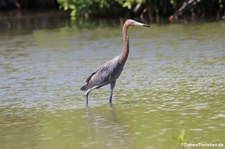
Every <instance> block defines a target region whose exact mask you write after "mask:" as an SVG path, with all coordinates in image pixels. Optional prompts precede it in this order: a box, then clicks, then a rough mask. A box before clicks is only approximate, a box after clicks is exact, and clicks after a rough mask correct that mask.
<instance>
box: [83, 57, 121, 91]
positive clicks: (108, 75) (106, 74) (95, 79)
mask: <svg viewBox="0 0 225 149" xmlns="http://www.w3.org/2000/svg"><path fill="white" fill-rule="evenodd" d="M109 66H110V67H109ZM122 70H123V64H122V60H121V56H120V55H118V56H116V57H115V58H113V59H112V60H110V61H108V62H106V63H105V64H103V65H102V66H100V67H99V68H98V69H97V70H96V71H94V72H93V73H92V74H91V75H90V76H89V77H88V78H87V80H86V84H85V85H83V86H82V87H81V89H82V90H85V91H86V90H88V89H91V88H93V87H96V88H100V87H102V86H104V85H107V84H110V83H112V82H114V81H115V80H116V79H117V78H118V77H119V76H120V74H121V72H122Z"/></svg>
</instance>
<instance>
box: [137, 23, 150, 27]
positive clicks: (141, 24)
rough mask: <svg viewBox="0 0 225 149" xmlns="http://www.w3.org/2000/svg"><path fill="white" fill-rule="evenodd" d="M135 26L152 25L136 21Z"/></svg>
mask: <svg viewBox="0 0 225 149" xmlns="http://www.w3.org/2000/svg"><path fill="white" fill-rule="evenodd" d="M134 26H143V27H150V25H148V24H143V23H140V22H135V23H134Z"/></svg>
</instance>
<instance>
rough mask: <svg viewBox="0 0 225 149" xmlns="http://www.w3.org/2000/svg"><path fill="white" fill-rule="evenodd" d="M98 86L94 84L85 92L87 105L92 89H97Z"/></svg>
mask: <svg viewBox="0 0 225 149" xmlns="http://www.w3.org/2000/svg"><path fill="white" fill-rule="evenodd" d="M97 87H98V86H94V87H92V88H90V89H88V90H87V91H86V92H85V95H86V106H88V95H89V93H90V92H91V91H93V90H94V89H96V88H97Z"/></svg>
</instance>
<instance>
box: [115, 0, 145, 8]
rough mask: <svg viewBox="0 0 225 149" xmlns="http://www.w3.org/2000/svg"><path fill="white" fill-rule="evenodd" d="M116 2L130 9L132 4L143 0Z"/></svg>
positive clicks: (119, 0)
mask: <svg viewBox="0 0 225 149" xmlns="http://www.w3.org/2000/svg"><path fill="white" fill-rule="evenodd" d="M118 2H119V4H120V5H121V6H123V7H127V8H128V9H131V8H132V5H133V4H137V3H144V2H145V0H118Z"/></svg>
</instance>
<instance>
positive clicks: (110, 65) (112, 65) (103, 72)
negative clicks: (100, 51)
mask: <svg viewBox="0 0 225 149" xmlns="http://www.w3.org/2000/svg"><path fill="white" fill-rule="evenodd" d="M129 26H145V27H149V25H146V24H142V23H140V22H137V21H134V20H131V19H129V20H127V21H126V22H125V23H124V25H123V30H122V33H123V49H122V52H121V53H120V55H118V56H116V57H115V58H113V59H112V60H110V61H108V62H106V63H105V64H103V65H102V66H100V67H99V68H98V69H97V70H96V71H94V72H93V73H92V74H91V75H90V76H89V77H88V78H87V80H86V84H84V85H83V86H82V87H81V88H80V90H82V91H86V92H85V95H86V106H87V105H88V94H89V93H90V92H91V91H93V90H94V89H98V88H100V87H102V86H105V85H107V84H110V88H111V94H110V98H109V103H110V105H111V104H112V96H113V89H114V87H115V85H116V79H117V78H118V77H119V76H120V74H121V72H122V71H123V67H124V65H125V63H126V60H127V57H128V54H129V38H128V36H127V29H128V27H129Z"/></svg>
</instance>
